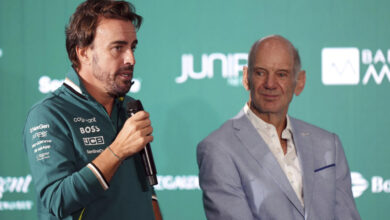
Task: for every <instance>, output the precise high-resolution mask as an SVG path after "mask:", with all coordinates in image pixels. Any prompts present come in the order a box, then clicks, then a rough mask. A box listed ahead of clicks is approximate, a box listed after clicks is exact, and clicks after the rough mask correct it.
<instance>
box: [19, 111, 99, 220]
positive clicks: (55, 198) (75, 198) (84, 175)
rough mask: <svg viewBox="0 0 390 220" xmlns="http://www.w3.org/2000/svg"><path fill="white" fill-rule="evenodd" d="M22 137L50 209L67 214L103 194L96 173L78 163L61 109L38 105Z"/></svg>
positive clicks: (37, 189)
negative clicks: (59, 110) (57, 110)
mask: <svg viewBox="0 0 390 220" xmlns="http://www.w3.org/2000/svg"><path fill="white" fill-rule="evenodd" d="M23 138H24V147H25V149H26V152H27V156H28V160H29V164H30V168H31V172H32V176H33V179H34V183H35V187H36V191H37V194H38V195H39V198H40V199H41V201H42V203H43V205H44V206H45V207H46V208H47V209H48V211H49V212H50V213H52V214H53V215H55V216H57V217H58V218H63V217H66V216H68V215H70V214H71V213H73V212H75V211H78V210H80V209H82V208H83V207H85V206H86V205H87V204H89V203H90V202H91V201H93V200H95V199H96V198H97V197H99V196H100V195H102V194H103V192H104V189H103V188H102V186H101V184H100V182H99V180H98V179H97V178H96V176H95V174H94V173H93V172H92V171H91V170H90V169H89V168H88V167H87V166H84V167H81V168H80V167H79V168H77V167H76V165H77V161H76V160H77V159H76V158H75V155H76V154H75V149H74V147H73V141H72V137H71V134H70V130H69V128H68V125H67V123H66V121H65V120H64V119H63V117H61V116H60V114H59V113H58V112H56V111H53V110H52V109H51V108H50V107H49V106H45V105H43V104H41V105H37V106H35V107H34V108H33V109H32V110H31V111H30V112H29V115H28V117H27V121H26V125H25V128H24V134H23Z"/></svg>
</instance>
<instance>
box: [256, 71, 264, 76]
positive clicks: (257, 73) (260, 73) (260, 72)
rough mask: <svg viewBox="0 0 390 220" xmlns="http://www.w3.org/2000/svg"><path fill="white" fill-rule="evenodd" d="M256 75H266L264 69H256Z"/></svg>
mask: <svg viewBox="0 0 390 220" xmlns="http://www.w3.org/2000/svg"><path fill="white" fill-rule="evenodd" d="M255 73H256V75H258V76H262V75H264V71H255Z"/></svg>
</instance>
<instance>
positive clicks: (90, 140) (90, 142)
mask: <svg viewBox="0 0 390 220" xmlns="http://www.w3.org/2000/svg"><path fill="white" fill-rule="evenodd" d="M83 141H84V145H85V146H95V145H103V144H104V138H103V136H97V137H87V138H83Z"/></svg>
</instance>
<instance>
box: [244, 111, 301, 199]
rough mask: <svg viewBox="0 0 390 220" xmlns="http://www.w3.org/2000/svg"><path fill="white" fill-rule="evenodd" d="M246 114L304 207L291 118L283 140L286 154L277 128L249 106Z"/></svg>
mask: <svg viewBox="0 0 390 220" xmlns="http://www.w3.org/2000/svg"><path fill="white" fill-rule="evenodd" d="M244 112H245V114H246V116H247V117H248V119H249V121H250V122H251V123H252V125H253V126H254V127H255V128H256V130H257V132H258V133H259V134H260V136H261V137H262V138H263V140H264V142H265V143H266V144H267V146H268V147H269V149H270V151H271V152H272V154H273V155H274V156H275V158H276V160H277V161H278V163H279V165H280V167H281V168H282V170H283V172H284V174H285V175H286V177H287V178H288V180H289V182H290V184H291V186H292V188H293V189H294V191H295V193H296V195H297V197H298V199H299V201H300V202H301V204H302V205H304V204H303V191H302V171H301V166H300V162H299V159H298V156H297V153H296V149H295V145H294V141H293V137H292V129H291V123H290V118H289V117H288V116H286V118H287V126H286V128H285V129H284V130H283V132H282V138H283V139H285V140H287V152H286V154H284V153H283V149H282V145H281V143H280V141H279V137H278V133H277V131H276V128H275V126H274V125H272V124H268V123H267V122H265V121H263V120H262V119H261V118H259V117H258V116H257V115H255V113H253V112H252V110H251V109H250V108H249V106H248V104H246V105H245V106H244Z"/></svg>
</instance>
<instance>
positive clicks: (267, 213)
mask: <svg viewBox="0 0 390 220" xmlns="http://www.w3.org/2000/svg"><path fill="white" fill-rule="evenodd" d="M290 119H291V125H292V130H293V132H292V133H293V140H294V144H295V146H296V149H297V154H298V158H299V159H300V162H301V167H302V173H303V196H304V207H303V206H302V205H301V204H300V202H299V200H298V198H297V196H296V194H295V192H294V190H293V188H292V187H291V185H290V183H289V181H288V179H287V177H286V176H285V174H284V173H283V171H282V169H281V167H280V166H279V164H278V162H277V160H276V158H275V157H274V156H273V154H272V153H271V151H270V150H269V148H268V146H266V144H265V142H264V141H263V139H262V138H261V136H260V135H259V134H258V133H257V131H256V130H255V128H254V127H253V125H252V124H251V123H250V121H249V120H248V118H247V117H246V116H245V114H244V112H243V111H240V113H239V114H238V115H237V116H236V117H235V118H233V119H231V120H229V121H227V122H226V123H224V124H223V125H222V126H221V127H220V128H219V129H218V130H216V131H214V132H213V133H211V134H210V135H209V136H208V137H207V138H205V139H204V140H203V141H202V142H201V143H199V145H198V148H197V159H198V165H199V182H200V186H201V189H202V190H203V203H204V208H205V212H206V216H207V219H209V220H229V219H237V220H254V219H256V220H260V219H261V220H268V219H275V220H289V219H294V220H295V219H299V220H302V219H311V220H321V219H324V220H330V219H341V220H349V219H354V220H355V219H360V216H359V213H358V211H357V209H356V205H355V201H354V199H353V196H352V191H351V177H350V171H349V167H348V164H347V160H346V158H345V155H344V151H343V148H342V145H341V143H340V140H339V138H338V137H337V135H335V134H332V133H329V132H327V131H325V130H323V129H321V128H318V127H315V126H313V125H310V124H307V123H305V122H303V121H300V120H297V119H294V118H291V117H290Z"/></svg>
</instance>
